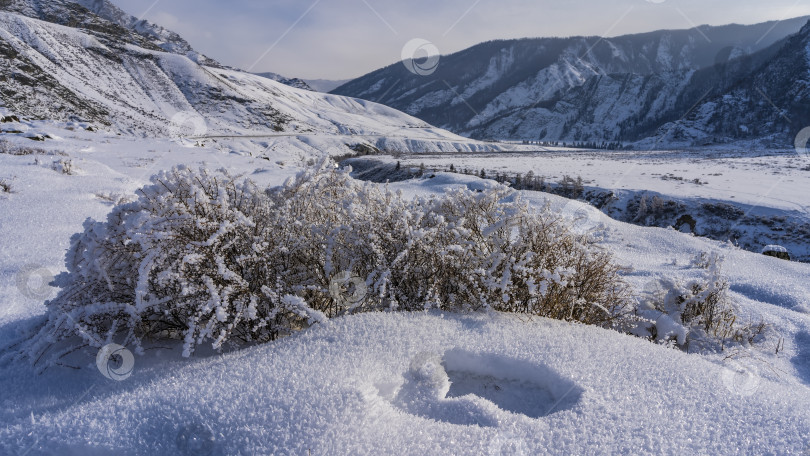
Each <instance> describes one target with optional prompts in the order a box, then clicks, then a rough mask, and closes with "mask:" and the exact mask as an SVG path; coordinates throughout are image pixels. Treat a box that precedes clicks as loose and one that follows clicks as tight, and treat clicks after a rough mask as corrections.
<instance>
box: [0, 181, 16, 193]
mask: <svg viewBox="0 0 810 456" xmlns="http://www.w3.org/2000/svg"><path fill="white" fill-rule="evenodd" d="M0 193H14V189H13V188H12V187H11V182H9V181H7V180H5V179H0Z"/></svg>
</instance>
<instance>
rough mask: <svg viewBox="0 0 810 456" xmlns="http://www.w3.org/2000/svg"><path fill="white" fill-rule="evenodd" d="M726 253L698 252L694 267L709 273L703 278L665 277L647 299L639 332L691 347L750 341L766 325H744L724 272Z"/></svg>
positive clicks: (711, 347)
mask: <svg viewBox="0 0 810 456" xmlns="http://www.w3.org/2000/svg"><path fill="white" fill-rule="evenodd" d="M722 263H723V257H722V256H720V255H719V254H717V253H715V252H712V253H706V252H703V253H701V254H699V255H697V256H696V257H695V258H694V259H693V261H692V266H693V267H698V268H702V269H704V270H705V271H704V272H703V274H702V276H701V277H700V278H698V279H693V280H682V279H679V278H673V277H664V278H659V279H658V280H657V281H656V282H654V283H653V285H654V286H651V287H648V289H647V290H646V293H645V295H643V296H642V297H641V298H642V299H641V305H640V306H639V308H638V310H637V314H638V315H639V316H641V317H642V319H646V322H647V323H646V324H643V325H642V328H641V331H640V332H636V333H637V334H639V335H646V336H648V337H650V338H652V339H655V340H657V341H658V342H667V341H674V342H675V343H676V344H677V345H678V346H680V347H682V348H684V349H687V350H692V351H694V350H704V349H715V348H719V349H723V348H724V347H725V345H726V344H728V343H729V342H736V343H741V344H750V343H753V342H754V339H755V338H756V337H757V336H758V335H759V334H761V333H762V331H763V330H764V328H765V325H764V324H762V323H759V324H741V323H740V322H739V321H738V309H737V308H736V306H734V304H733V302H732V301H731V299H730V297H729V296H728V291H729V284H728V281H727V279H726V278H725V277H724V276H723V274H722Z"/></svg>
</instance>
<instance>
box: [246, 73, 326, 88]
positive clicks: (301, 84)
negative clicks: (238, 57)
mask: <svg viewBox="0 0 810 456" xmlns="http://www.w3.org/2000/svg"><path fill="white" fill-rule="evenodd" d="M256 75H257V76H261V77H263V78H267V79H272V80H274V81H276V82H280V83H282V84H284V85H288V86H290V87H295V88H296V89H304V90H313V89H312V87H310V86H309V84H307V82H306V81H304V80H303V79H299V78H285V77H284V76H282V75H280V74H278V73H256Z"/></svg>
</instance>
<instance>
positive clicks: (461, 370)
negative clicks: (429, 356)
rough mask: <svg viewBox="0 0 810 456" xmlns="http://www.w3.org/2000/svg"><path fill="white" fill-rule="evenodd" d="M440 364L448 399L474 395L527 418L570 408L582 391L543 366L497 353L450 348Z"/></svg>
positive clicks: (539, 416)
mask: <svg viewBox="0 0 810 456" xmlns="http://www.w3.org/2000/svg"><path fill="white" fill-rule="evenodd" d="M444 367H445V369H446V371H447V375H448V376H449V378H450V382H451V385H450V391H449V392H448V393H447V397H448V398H450V397H457V398H463V397H470V395H472V396H477V397H480V398H484V399H486V400H488V401H490V402H492V403H493V404H495V405H496V406H497V407H498V408H500V409H502V410H505V411H508V412H511V413H516V414H521V415H526V416H528V417H530V418H541V417H544V416H548V415H550V414H552V413H555V412H559V411H562V410H567V409H570V408H573V407H574V406H575V405H576V403H577V402H578V401H579V399H580V397H581V396H582V392H583V390H582V388H580V387H579V386H577V384H575V383H574V382H572V381H570V380H567V379H565V378H563V377H562V376H560V375H559V374H558V373H557V372H555V371H554V370H552V369H551V368H549V367H547V366H545V365H542V364H535V363H529V362H526V361H520V360H516V359H511V358H507V357H504V356H500V355H494V354H476V353H471V352H467V351H463V350H451V351H449V352H447V353H445V356H444Z"/></svg>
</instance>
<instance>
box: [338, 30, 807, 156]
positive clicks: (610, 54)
mask: <svg viewBox="0 0 810 456" xmlns="http://www.w3.org/2000/svg"><path fill="white" fill-rule="evenodd" d="M807 19H808V18H797V19H791V20H788V21H783V22H780V23H773V22H769V23H762V24H757V25H750V26H743V25H728V26H722V27H707V26H704V27H700V29H699V30H696V29H690V30H664V31H658V32H650V33H644V34H638V35H627V36H620V37H615V38H600V37H573V38H537V39H523V40H510V41H492V42H487V43H483V44H480V45H477V46H474V47H472V48H469V49H466V50H464V51H461V52H457V53H454V54H451V55H448V56H443V57H442V58H441V61H440V63H439V67H438V69H437V71H436V72H435V73H433V74H432V75H429V76H417V75H414V74H411V73H410V72H408V71H407V69H406V68H405V67H404V66H403V65H401V64H394V65H391V66H388V67H386V68H383V69H380V70H377V71H375V72H372V73H370V74H368V75H365V76H363V77H361V78H358V79H356V80H354V81H351V82H349V83H347V84H345V85H343V86H341V87H339V88H337V89H336V90H334V91H333V93H336V94H342V95H349V96H356V97H361V98H365V99H368V100H373V101H376V102H380V103H383V104H386V105H389V106H392V107H395V108H397V109H401V110H403V111H404V112H407V113H409V114H412V115H414V116H416V117H419V118H420V119H423V120H425V121H427V122H429V123H432V124H434V125H438V126H441V127H443V128H447V129H450V130H452V131H454V132H456V133H459V134H463V135H469V136H471V137H475V138H495V139H512V140H533V141H538V140H540V141H568V142H573V141H597V142H601V141H614V140H617V141H624V142H629V141H636V140H639V139H643V138H646V137H652V136H656V135H658V130H659V128H661V127H662V126H663V125H664V124H666V123H667V122H671V121H675V120H678V119H680V118H681V117H682V116H684V114H686V113H687V112H688V111H689V109H690V108H691V107H693V106H694V105H695V104H696V103H698V102H700V101H701V100H706V99H711V98H713V97H723V96H725V94H726V92H727V91H729V90H732V88H733V87H735V86H736V84H738V82H739V81H740V80H743V79H745V78H746V77H748V76H749V75H750V74H752V72H754V71H757V70H758V69H759V68H761V67H767V66H768V65H769V62H770V60H771V59H773V58H774V56H775V55H777V54H778V53H779V52H780V49H781V48H782V47H783V46H785V44H786V40H785V39H786V37H788V36H790V35H792V34H795V33H797V32H799V30H800V29H801V27H802V26H803V25H804V24H805V23H806V22H807ZM797 74H800V73H798V72H797ZM754 95H755V96H756V97H758V96H759V95H758V94H756V93H754ZM707 97H708V98H707ZM751 98H753V97H751ZM707 114H708V115H723V112H716V113H715V112H707ZM732 117H733V116H732ZM732 117H730V118H729V119H727V120H731V118H732ZM725 133H726V136H728V138H729V139H736V138H737V135H736V134H734V133H733V132H725ZM692 139H693V140H694V141H697V142H705V141H707V140H709V141H712V140H714V138H713V135H712V132H705V133H704V134H702V135H700V137H695V138H692ZM791 141H792V139H791ZM785 142H787V141H785Z"/></svg>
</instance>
